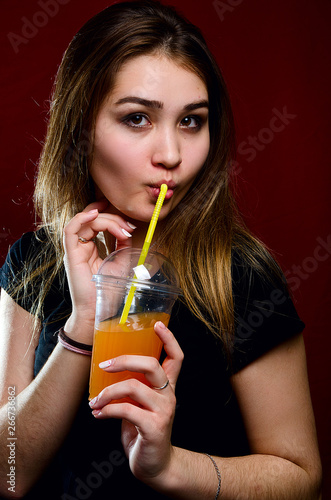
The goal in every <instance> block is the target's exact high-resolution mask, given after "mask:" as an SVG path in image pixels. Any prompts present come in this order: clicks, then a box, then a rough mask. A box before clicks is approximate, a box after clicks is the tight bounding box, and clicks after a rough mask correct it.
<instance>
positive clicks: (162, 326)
mask: <svg viewBox="0 0 331 500" xmlns="http://www.w3.org/2000/svg"><path fill="white" fill-rule="evenodd" d="M155 324H156V325H157V326H159V327H160V328H162V330H165V329H166V328H167V327H166V326H165V324H164V323H162V321H157V322H156V323H155Z"/></svg>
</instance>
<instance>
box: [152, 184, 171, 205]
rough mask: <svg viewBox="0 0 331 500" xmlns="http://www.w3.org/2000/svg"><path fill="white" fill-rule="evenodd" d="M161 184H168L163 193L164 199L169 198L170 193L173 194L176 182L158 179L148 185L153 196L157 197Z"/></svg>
mask: <svg viewBox="0 0 331 500" xmlns="http://www.w3.org/2000/svg"><path fill="white" fill-rule="evenodd" d="M162 184H166V185H167V186H168V191H167V193H166V195H165V200H170V198H171V197H172V195H173V194H174V190H175V189H176V183H175V182H174V181H160V182H157V183H156V184H152V185H151V186H150V191H151V194H152V196H153V198H157V197H158V196H159V194H160V188H161V185H162Z"/></svg>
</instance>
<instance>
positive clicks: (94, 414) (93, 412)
mask: <svg viewBox="0 0 331 500" xmlns="http://www.w3.org/2000/svg"><path fill="white" fill-rule="evenodd" d="M92 415H93V416H94V417H98V416H99V415H101V410H93V411H92Z"/></svg>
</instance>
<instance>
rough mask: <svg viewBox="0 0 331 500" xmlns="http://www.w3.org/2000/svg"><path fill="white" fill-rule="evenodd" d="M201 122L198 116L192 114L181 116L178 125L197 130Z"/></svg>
mask: <svg viewBox="0 0 331 500" xmlns="http://www.w3.org/2000/svg"><path fill="white" fill-rule="evenodd" d="M201 123H202V120H201V118H200V116H194V115H192V116H185V118H183V119H182V121H181V122H180V125H181V126H182V127H185V128H188V129H195V130H198V129H200V128H201Z"/></svg>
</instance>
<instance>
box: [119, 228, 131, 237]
mask: <svg viewBox="0 0 331 500" xmlns="http://www.w3.org/2000/svg"><path fill="white" fill-rule="evenodd" d="M121 229H122V233H123V234H124V235H125V236H127V237H128V238H132V234H130V233H129V232H128V231H126V230H125V229H123V228H121Z"/></svg>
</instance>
